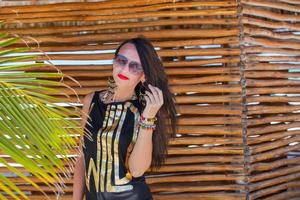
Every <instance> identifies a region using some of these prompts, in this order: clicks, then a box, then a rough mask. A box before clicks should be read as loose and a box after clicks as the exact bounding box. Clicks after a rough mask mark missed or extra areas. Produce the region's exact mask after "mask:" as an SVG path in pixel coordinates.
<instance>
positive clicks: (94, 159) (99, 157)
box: [83, 90, 152, 200]
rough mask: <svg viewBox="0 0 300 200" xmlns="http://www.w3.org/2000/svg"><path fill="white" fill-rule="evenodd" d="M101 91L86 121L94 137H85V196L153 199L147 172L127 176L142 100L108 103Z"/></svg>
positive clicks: (114, 199) (109, 199)
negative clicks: (137, 175) (146, 179)
mask: <svg viewBox="0 0 300 200" xmlns="http://www.w3.org/2000/svg"><path fill="white" fill-rule="evenodd" d="M101 91H104V90H100V91H95V93H94V96H93V98H92V101H91V104H90V107H89V117H88V119H87V123H86V129H87V130H89V133H91V137H92V138H88V137H86V136H85V137H84V144H83V154H84V164H85V199H86V200H100V199H101V200H102V199H107V200H119V199H122V200H129V199H130V200H150V199H152V195H151V192H150V190H149V187H148V185H147V184H146V182H145V177H144V175H142V176H140V177H130V176H126V173H127V172H128V157H129V155H130V152H131V151H132V149H133V146H134V144H135V141H136V140H137V136H138V131H139V128H138V119H139V116H140V113H141V110H140V104H139V101H138V99H131V100H126V101H120V102H110V103H104V102H103V101H102V100H101V98H100V95H99V94H100V92H101ZM127 175H128V173H127Z"/></svg>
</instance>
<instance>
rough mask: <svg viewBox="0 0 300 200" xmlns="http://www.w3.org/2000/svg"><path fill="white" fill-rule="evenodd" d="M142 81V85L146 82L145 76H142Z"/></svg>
mask: <svg viewBox="0 0 300 200" xmlns="http://www.w3.org/2000/svg"><path fill="white" fill-rule="evenodd" d="M140 80H141V81H142V83H144V82H145V75H144V74H143V75H142V77H141V79H140Z"/></svg>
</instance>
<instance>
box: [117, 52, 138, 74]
mask: <svg viewBox="0 0 300 200" xmlns="http://www.w3.org/2000/svg"><path fill="white" fill-rule="evenodd" d="M113 62H114V63H116V64H117V66H121V67H125V66H126V65H127V63H128V59H127V58H126V57H125V56H123V55H121V54H118V55H117V56H116V57H115V58H114V59H113ZM128 65H129V72H130V73H132V74H135V75H139V74H142V73H143V71H144V70H143V67H142V66H141V65H140V64H139V63H137V62H135V61H131V62H130V63H129V64H128Z"/></svg>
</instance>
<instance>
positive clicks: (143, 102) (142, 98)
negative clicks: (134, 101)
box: [139, 82, 146, 107]
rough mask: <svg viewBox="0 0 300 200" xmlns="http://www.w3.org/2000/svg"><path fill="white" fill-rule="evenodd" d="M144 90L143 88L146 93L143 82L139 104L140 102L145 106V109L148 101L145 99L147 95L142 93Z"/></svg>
mask: <svg viewBox="0 0 300 200" xmlns="http://www.w3.org/2000/svg"><path fill="white" fill-rule="evenodd" d="M142 88H143V90H144V91H146V87H145V85H144V82H142V85H141V86H140V88H139V102H140V104H142V105H143V107H145V106H146V99H145V95H146V94H145V93H142Z"/></svg>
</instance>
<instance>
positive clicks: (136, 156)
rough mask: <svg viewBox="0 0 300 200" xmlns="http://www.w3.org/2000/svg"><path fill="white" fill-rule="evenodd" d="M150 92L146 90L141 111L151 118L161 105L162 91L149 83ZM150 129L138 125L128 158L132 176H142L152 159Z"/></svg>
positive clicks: (151, 132) (151, 131)
mask: <svg viewBox="0 0 300 200" xmlns="http://www.w3.org/2000/svg"><path fill="white" fill-rule="evenodd" d="M149 89H150V90H151V92H149V91H146V94H147V96H146V95H145V100H146V106H145V109H144V111H143V113H142V115H143V116H144V117H145V118H153V117H155V115H156V113H157V112H158V111H159V109H160V107H161V106H162V105H163V95H162V91H161V90H160V89H159V88H157V87H154V86H152V85H151V84H149ZM152 134H153V130H152V129H145V128H142V127H139V135H138V138H137V140H136V142H135V145H134V148H133V150H132V152H131V154H130V156H129V158H128V166H129V171H130V173H131V175H132V176H133V177H138V176H142V175H143V174H144V173H145V171H147V169H148V168H149V167H150V165H151V161H152V148H153V144H152Z"/></svg>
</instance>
